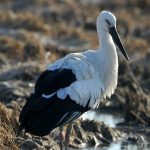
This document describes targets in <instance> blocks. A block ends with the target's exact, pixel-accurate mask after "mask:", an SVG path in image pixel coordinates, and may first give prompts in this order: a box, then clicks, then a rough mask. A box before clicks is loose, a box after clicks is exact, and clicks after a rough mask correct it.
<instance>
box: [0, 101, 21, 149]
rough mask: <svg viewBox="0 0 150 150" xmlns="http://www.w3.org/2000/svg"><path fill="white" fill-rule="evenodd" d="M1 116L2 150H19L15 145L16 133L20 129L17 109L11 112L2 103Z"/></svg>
mask: <svg viewBox="0 0 150 150" xmlns="http://www.w3.org/2000/svg"><path fill="white" fill-rule="evenodd" d="M0 114H1V118H0V149H11V150H17V149H19V148H18V146H17V145H16V144H15V135H16V134H15V133H16V131H17V128H18V121H17V116H18V109H17V107H16V108H15V109H14V110H10V109H8V108H6V106H5V105H4V104H2V103H0Z"/></svg>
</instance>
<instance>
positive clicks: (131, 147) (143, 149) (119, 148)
mask: <svg viewBox="0 0 150 150" xmlns="http://www.w3.org/2000/svg"><path fill="white" fill-rule="evenodd" d="M81 118H82V119H89V120H95V121H100V122H104V123H105V124H106V125H109V126H111V127H115V126H116V124H117V123H120V122H123V121H124V119H123V117H122V116H119V115H117V114H113V113H104V112H96V111H88V112H86V113H84V114H83V115H82V116H81ZM146 143H147V142H144V143H141V144H143V146H140V145H136V144H133V143H130V142H129V141H125V140H124V141H120V142H118V143H112V144H110V145H108V146H103V147H97V148H93V147H92V148H89V147H87V148H84V149H83V150H150V147H148V145H147V144H146Z"/></svg>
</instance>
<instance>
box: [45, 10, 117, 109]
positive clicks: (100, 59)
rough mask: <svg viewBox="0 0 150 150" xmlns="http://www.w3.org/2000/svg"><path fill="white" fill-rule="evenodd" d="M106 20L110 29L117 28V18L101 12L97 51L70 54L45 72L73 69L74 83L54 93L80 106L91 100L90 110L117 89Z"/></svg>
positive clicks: (115, 62) (114, 51) (114, 48)
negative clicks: (68, 97) (68, 98)
mask: <svg viewBox="0 0 150 150" xmlns="http://www.w3.org/2000/svg"><path fill="white" fill-rule="evenodd" d="M106 20H109V23H110V26H112V27H115V26H116V18H115V16H114V15H113V14H112V13H110V12H107V11H103V12H102V13H101V14H100V15H99V16H98V18H97V31H98V35H99V47H98V49H97V50H96V51H94V50H88V51H85V52H82V53H71V54H69V55H67V56H66V57H64V58H62V59H60V60H58V61H56V62H55V63H53V64H52V65H50V66H49V67H48V70H55V69H60V68H67V69H72V72H73V73H74V74H75V76H76V79H77V81H75V82H73V83H72V84H71V85H70V86H69V87H66V88H64V89H60V90H58V91H57V96H58V97H59V98H61V99H64V98H66V96H67V95H69V96H70V98H71V99H72V100H74V101H75V102H76V103H77V104H80V105H81V106H86V104H87V103H88V101H89V100H90V102H89V107H90V108H95V107H96V106H98V104H99V103H100V101H101V100H102V99H103V98H106V97H110V96H111V95H112V94H113V93H114V90H115V88H116V86H117V77H118V57H117V53H116V47H115V45H114V42H113V40H112V37H111V35H110V34H109V32H108V27H107V23H106ZM66 78H67V77H66Z"/></svg>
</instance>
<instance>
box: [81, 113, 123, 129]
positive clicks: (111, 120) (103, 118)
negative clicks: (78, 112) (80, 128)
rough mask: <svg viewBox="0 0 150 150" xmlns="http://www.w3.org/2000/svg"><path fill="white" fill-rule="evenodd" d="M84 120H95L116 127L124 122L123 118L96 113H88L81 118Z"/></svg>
mask: <svg viewBox="0 0 150 150" xmlns="http://www.w3.org/2000/svg"><path fill="white" fill-rule="evenodd" d="M81 118H82V119H89V120H95V121H99V122H104V123H105V124H106V125H109V126H111V127H115V126H116V124H117V123H120V122H123V121H124V119H123V117H122V116H118V115H114V114H107V113H99V112H98V113H97V112H95V111H88V112H86V113H84V114H83V115H82V116H81Z"/></svg>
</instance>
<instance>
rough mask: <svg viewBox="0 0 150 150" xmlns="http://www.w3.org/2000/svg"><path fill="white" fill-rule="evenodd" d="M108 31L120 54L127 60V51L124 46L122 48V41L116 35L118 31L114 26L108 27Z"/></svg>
mask: <svg viewBox="0 0 150 150" xmlns="http://www.w3.org/2000/svg"><path fill="white" fill-rule="evenodd" d="M109 33H110V35H111V36H112V39H113V41H114V42H115V43H116V45H117V46H118V48H119V49H120V51H121V52H122V54H123V55H124V56H125V58H126V59H127V60H129V57H128V55H127V52H126V50H125V48H124V46H123V44H122V42H121V40H120V37H119V35H118V32H117V30H116V28H115V27H112V28H110V29H109Z"/></svg>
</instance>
